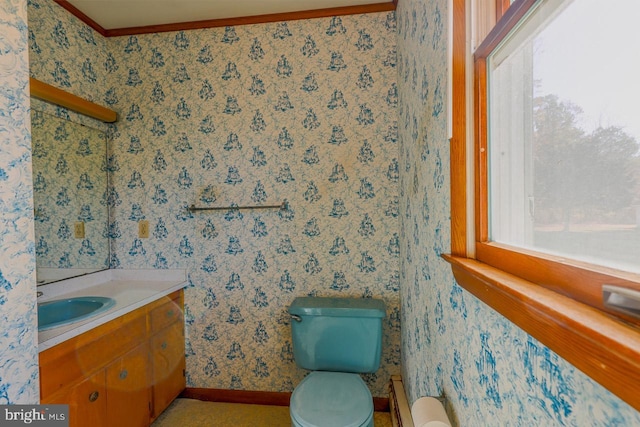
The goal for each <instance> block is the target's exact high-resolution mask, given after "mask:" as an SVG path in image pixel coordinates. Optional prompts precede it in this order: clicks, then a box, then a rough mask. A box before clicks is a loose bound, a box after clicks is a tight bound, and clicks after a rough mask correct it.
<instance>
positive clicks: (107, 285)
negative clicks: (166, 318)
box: [37, 270, 187, 352]
mask: <svg viewBox="0 0 640 427" xmlns="http://www.w3.org/2000/svg"><path fill="white" fill-rule="evenodd" d="M186 285H187V278H186V272H185V270H104V271H100V272H98V273H92V274H88V275H85V276H81V277H76V278H73V279H68V280H63V281H60V282H55V283H50V284H47V285H42V286H38V288H37V291H39V292H42V293H43V295H42V296H40V297H38V303H43V302H47V301H51V300H56V299H61V298H74V297H81V296H101V297H110V298H113V299H115V300H116V304H115V305H114V306H113V307H111V308H110V309H109V310H107V311H105V312H102V313H100V314H98V315H96V316H95V317H90V318H88V319H84V320H81V321H79V322H76V323H72V324H70V325H62V326H59V327H57V328H53V329H49V330H46V331H41V332H38V352H40V351H43V350H46V349H48V348H51V347H53V346H55V345H56V344H60V343H61V342H63V341H66V340H68V339H70V338H73V337H75V336H78V335H80V334H82V333H83V332H86V331H88V330H90V329H93V328H95V327H96V326H100V325H102V324H104V323H106V322H108V321H110V320H113V319H115V318H117V317H120V316H122V315H124V314H127V313H128V312H130V311H133V310H135V309H137V308H140V307H142V306H144V305H146V304H149V303H150V302H153V301H155V300H157V299H159V298H161V297H163V296H165V295H168V294H170V293H172V292H174V291H177V290H179V289H182V288H184V287H185V286H186Z"/></svg>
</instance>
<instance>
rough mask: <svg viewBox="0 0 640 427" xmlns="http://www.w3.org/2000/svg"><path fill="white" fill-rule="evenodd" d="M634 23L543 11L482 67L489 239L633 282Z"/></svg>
mask: <svg viewBox="0 0 640 427" xmlns="http://www.w3.org/2000/svg"><path fill="white" fill-rule="evenodd" d="M639 15H640V4H638V2H637V1H635V0H626V1H622V0H621V1H617V2H614V3H612V4H611V5H610V6H609V7H607V8H605V9H604V10H603V8H602V2H601V1H598V0H581V1H574V2H559V1H547V2H544V3H542V4H540V6H538V7H536V8H535V10H533V11H532V12H531V13H530V15H529V16H528V17H527V18H526V19H525V21H524V23H523V24H522V25H520V26H519V27H518V28H517V30H516V31H514V32H513V33H512V34H510V35H509V36H508V37H507V39H505V40H504V42H503V43H502V44H501V45H500V46H499V47H498V48H497V49H495V50H494V51H493V52H492V53H491V54H490V55H489V56H488V58H487V66H488V70H487V73H488V76H487V83H488V88H487V90H488V117H489V123H488V131H489V135H488V141H487V150H488V156H489V157H488V162H489V164H488V171H489V175H488V180H489V182H488V187H489V212H488V214H489V224H488V225H489V236H488V237H489V240H491V241H494V242H500V243H505V244H508V245H513V246H517V247H520V248H526V249H532V250H536V251H541V252H545V253H549V254H553V255H558V256H562V257H568V258H572V259H576V260H579V261H585V262H590V263H593V264H598V265H602V266H606V267H612V268H618V269H621V270H625V271H630V272H634V273H640V233H639V232H638V231H639V225H640V156H639V154H640V145H639V143H638V142H639V141H640V125H638V124H637V114H638V112H639V111H640V108H638V107H637V106H636V104H637V95H638V94H639V93H640V80H639V79H638V78H637V76H638V75H640V63H638V61H637V58H636V57H635V55H626V54H625V50H626V49H624V47H625V46H627V45H628V43H630V45H633V46H636V45H637V44H638V43H639V42H640V33H639V32H638V31H635V30H634V28H633V25H634V22H624V20H625V18H624V17H625V16H626V17H627V20H628V21H632V20H635V17H636V16H639ZM594 28H600V29H602V31H594ZM621 40H624V41H625V42H624V44H622V43H620V41H621ZM594 52H596V54H595V58H594ZM594 59H595V60H596V61H597V64H596V65H595V66H592V65H593V61H594ZM634 88H635V89H634Z"/></svg>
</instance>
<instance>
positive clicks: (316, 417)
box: [290, 371, 373, 427]
mask: <svg viewBox="0 0 640 427" xmlns="http://www.w3.org/2000/svg"><path fill="white" fill-rule="evenodd" d="M290 412H291V417H292V418H293V419H294V420H295V421H296V422H297V423H298V424H299V425H301V426H303V427H360V426H362V425H363V424H364V423H365V422H366V421H367V420H368V419H369V418H370V417H371V415H372V413H373V398H372V397H371V392H370V391H369V388H368V387H367V385H366V384H365V382H364V381H362V378H360V375H358V374H350V373H344V372H320V371H316V372H312V373H310V374H309V375H307V376H306V377H305V378H304V379H303V380H302V381H301V382H300V384H299V385H298V387H296V389H295V390H294V391H293V394H292V395H291V403H290Z"/></svg>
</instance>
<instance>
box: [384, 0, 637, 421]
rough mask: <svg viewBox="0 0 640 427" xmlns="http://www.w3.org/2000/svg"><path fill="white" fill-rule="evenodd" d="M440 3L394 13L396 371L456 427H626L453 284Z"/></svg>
mask: <svg viewBox="0 0 640 427" xmlns="http://www.w3.org/2000/svg"><path fill="white" fill-rule="evenodd" d="M448 4H449V2H447V1H445V0H432V1H421V0H401V1H400V2H399V4H398V10H397V11H396V16H397V27H398V59H397V62H398V64H397V68H398V115H399V119H398V122H399V123H400V125H399V126H398V145H399V150H400V152H399V155H398V159H399V171H400V200H399V202H400V203H399V204H400V216H399V218H400V219H401V225H400V234H399V236H400V272H401V273H400V289H401V300H402V308H401V313H402V315H401V325H402V371H403V379H404V384H405V387H406V388H407V392H408V394H409V398H410V400H411V401H412V402H413V401H415V400H416V399H417V398H419V397H421V396H424V395H444V396H446V397H447V399H448V405H447V406H448V409H449V412H450V415H451V416H450V418H451V419H452V421H454V422H455V423H456V424H457V425H461V426H486V425H513V426H532V425H544V426H580V427H583V426H631V425H640V414H639V413H638V412H637V411H635V410H634V409H633V408H631V407H629V406H628V405H627V404H626V403H624V402H622V401H620V400H619V399H618V398H616V397H615V396H613V395H611V393H609V392H608V391H607V390H605V389H603V388H602V387H601V386H599V385H598V384H596V383H594V382H593V381H592V380H591V379H589V378H588V377H586V376H585V375H583V374H582V373H581V372H580V371H578V370H577V369H576V368H574V367H573V366H572V365H570V364H568V363H567V362H565V361H564V360H563V359H561V358H560V357H558V356H557V355H556V354H554V353H553V352H552V351H551V350H549V349H548V348H546V347H545V346H544V345H542V344H541V343H539V342H538V341H536V340H535V339H533V338H532V337H531V336H529V335H527V334H526V333H525V332H523V331H522V330H521V329H519V328H518V327H516V326H515V325H513V324H512V323H510V322H509V321H508V320H506V319H505V318H503V317H502V316H500V315H499V314H497V313H496V312H494V311H493V310H492V309H490V308H488V307H487V306H486V305H484V303H482V302H480V301H479V300H478V299H476V298H475V297H474V296H473V295H471V294H469V293H467V292H466V291H465V290H463V289H462V288H461V287H460V286H459V285H458V284H456V282H455V280H454V278H453V276H452V274H451V268H450V266H449V265H448V264H447V263H446V262H444V261H443V260H442V259H441V258H440V255H441V254H442V253H443V252H447V251H449V247H450V237H449V236H450V213H449V210H450V206H449V203H450V197H449V192H450V183H449V143H448V140H447V127H446V120H447V119H446V108H445V106H446V82H447V78H448V73H447V69H446V67H447V57H446V49H447V33H448V31H449V29H448V28H447V15H448Z"/></svg>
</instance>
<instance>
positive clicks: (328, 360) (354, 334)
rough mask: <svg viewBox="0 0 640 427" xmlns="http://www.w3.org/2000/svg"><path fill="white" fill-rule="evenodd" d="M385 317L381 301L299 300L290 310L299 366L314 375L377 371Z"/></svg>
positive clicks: (295, 351)
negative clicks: (316, 373)
mask: <svg viewBox="0 0 640 427" xmlns="http://www.w3.org/2000/svg"><path fill="white" fill-rule="evenodd" d="M385 313H386V308H385V304H384V302H383V301H382V300H379V299H372V298H324V297H299V298H296V299H295V300H293V302H292V303H291V305H290V306H289V314H290V315H291V317H292V319H291V335H292V342H293V355H294V358H295V361H296V364H297V365H298V366H300V367H301V368H304V369H308V370H312V371H332V372H353V373H373V372H375V371H377V370H378V367H379V366H380V354H381V352H382V319H383V318H384V317H385Z"/></svg>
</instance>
